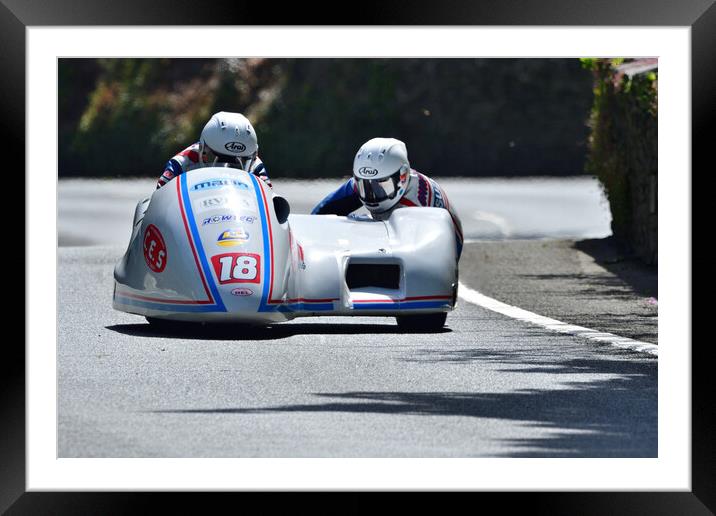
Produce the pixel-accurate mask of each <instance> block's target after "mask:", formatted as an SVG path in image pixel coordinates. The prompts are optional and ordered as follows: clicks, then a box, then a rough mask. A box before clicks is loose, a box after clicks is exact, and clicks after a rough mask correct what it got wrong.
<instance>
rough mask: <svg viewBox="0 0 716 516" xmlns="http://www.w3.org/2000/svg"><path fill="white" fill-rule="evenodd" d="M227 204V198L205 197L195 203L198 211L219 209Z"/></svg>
mask: <svg viewBox="0 0 716 516" xmlns="http://www.w3.org/2000/svg"><path fill="white" fill-rule="evenodd" d="M228 202H229V198H228V197H205V198H203V199H200V200H199V201H197V205H198V209H199V211H206V210H210V209H212V208H220V207H221V206H224V205H225V204H227V203H228Z"/></svg>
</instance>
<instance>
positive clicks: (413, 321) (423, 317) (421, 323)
mask: <svg viewBox="0 0 716 516" xmlns="http://www.w3.org/2000/svg"><path fill="white" fill-rule="evenodd" d="M395 319H396V320H397V321H398V328H400V329H401V330H404V331H438V330H440V329H442V327H443V326H445V321H446V320H447V312H440V313H437V314H414V315H398V316H396V317H395Z"/></svg>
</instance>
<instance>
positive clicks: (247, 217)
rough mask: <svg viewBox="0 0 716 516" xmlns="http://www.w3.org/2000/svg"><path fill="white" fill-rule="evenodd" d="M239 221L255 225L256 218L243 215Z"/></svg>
mask: <svg viewBox="0 0 716 516" xmlns="http://www.w3.org/2000/svg"><path fill="white" fill-rule="evenodd" d="M239 220H241V221H242V222H246V223H247V224H253V223H254V222H255V221H256V217H254V216H253V215H242V216H241V217H239Z"/></svg>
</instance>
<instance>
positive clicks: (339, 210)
mask: <svg viewBox="0 0 716 516" xmlns="http://www.w3.org/2000/svg"><path fill="white" fill-rule="evenodd" d="M361 206H365V207H366V208H367V209H368V211H369V212H370V214H371V217H372V218H374V219H380V220H383V219H386V218H388V217H389V216H390V214H391V213H392V212H393V210H396V209H398V208H405V207H414V206H426V207H436V208H444V209H446V210H448V212H449V213H450V216H451V217H452V221H453V226H454V228H455V236H456V239H457V246H458V256H460V253H461V251H462V244H463V236H462V223H461V222H460V219H459V218H458V216H457V213H456V211H455V209H454V207H453V206H451V204H450V201H448V198H447V195H446V194H445V191H444V190H443V189H442V188H441V187H440V185H438V183H437V182H435V181H434V180H432V179H430V178H429V177H427V176H426V175H424V174H421V173H420V172H418V171H416V170H413V169H412V168H410V163H409V162H408V151H407V149H406V147H405V144H404V143H403V142H401V141H400V140H396V139H395V138H373V139H372V140H369V141H367V142H366V143H364V144H363V146H362V147H361V148H360V149H359V150H358V153H357V154H356V157H355V160H354V162H353V177H351V178H350V179H349V180H348V181H346V182H345V183H344V184H343V185H342V186H341V187H339V188H338V189H337V190H336V191H334V192H333V193H331V194H329V195H328V196H326V197H325V198H324V199H323V200H322V201H321V202H319V203H318V204H317V205H316V207H315V208H313V211H312V212H311V213H312V214H313V215H324V214H335V215H348V214H349V213H351V212H353V211H354V210H357V209H358V208H360V207H361Z"/></svg>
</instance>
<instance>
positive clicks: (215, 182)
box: [191, 178, 249, 192]
mask: <svg viewBox="0 0 716 516" xmlns="http://www.w3.org/2000/svg"><path fill="white" fill-rule="evenodd" d="M225 186H233V187H234V188H238V189H239V190H248V189H249V185H247V184H246V183H244V182H243V181H239V180H238V179H229V178H219V179H207V180H206V181H202V182H201V183H196V184H195V185H194V186H192V187H191V189H192V190H194V191H195V192H196V191H203V190H213V189H214V188H223V187H225Z"/></svg>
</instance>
